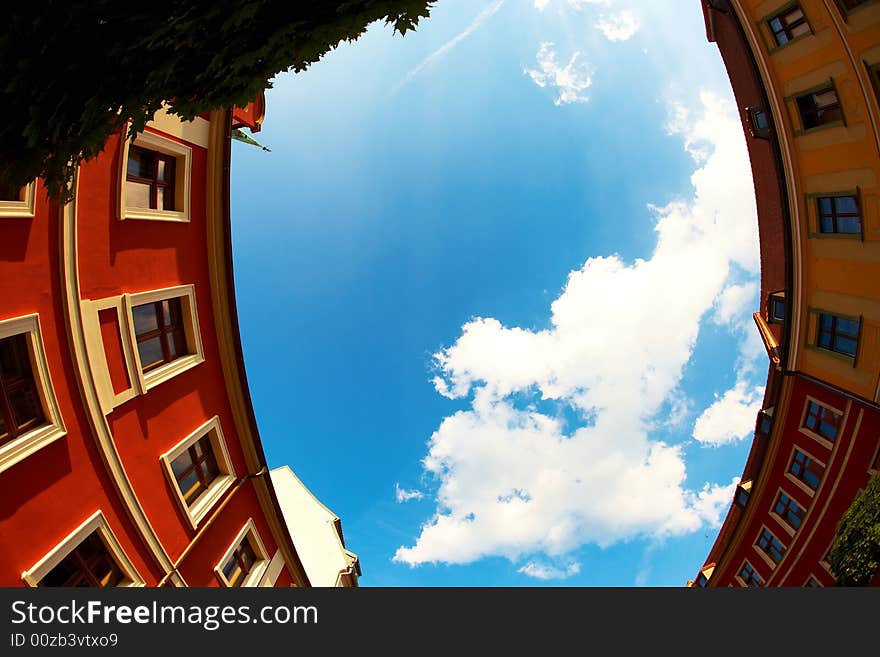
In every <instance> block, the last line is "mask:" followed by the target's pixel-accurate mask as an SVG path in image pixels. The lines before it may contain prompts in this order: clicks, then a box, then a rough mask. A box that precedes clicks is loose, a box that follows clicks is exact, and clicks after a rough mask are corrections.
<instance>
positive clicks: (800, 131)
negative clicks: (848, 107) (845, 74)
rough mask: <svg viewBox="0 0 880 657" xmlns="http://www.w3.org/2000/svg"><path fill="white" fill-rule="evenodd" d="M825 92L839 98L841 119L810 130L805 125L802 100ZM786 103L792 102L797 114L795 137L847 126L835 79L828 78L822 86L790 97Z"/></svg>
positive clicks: (819, 85)
mask: <svg viewBox="0 0 880 657" xmlns="http://www.w3.org/2000/svg"><path fill="white" fill-rule="evenodd" d="M825 91H833V92H834V95H835V96H836V97H837V105H838V107H839V108H840V118H839V119H837V120H835V121H829V122H828V123H820V124H819V125H815V126H812V127H810V128H808V127H806V124H805V123H804V114H803V111H802V109H801V104H800V100H801V99H802V98H805V97H807V96H812V95H815V94H819V93H822V92H825ZM786 101H791V103H792V104H793V105H794V110H795V113H796V114H797V120H798V126H799V127H798V128H797V129H795V131H794V132H795V135H796V136H798V137H801V136H804V135H808V134H812V133H814V132H816V131H819V130H827V129H829V128H837V127H840V126H845V125H846V112H845V111H844V108H843V101H842V100H841V97H840V93H839V92H838V90H837V85H836V84H835V82H834V78H828V79H827V80H825V81H824V82H822V84H818V85H816V86H814V87H810V88H809V89H804V90H802V91H798V92H796V93H794V94H792V95H790V96H787V97H786Z"/></svg>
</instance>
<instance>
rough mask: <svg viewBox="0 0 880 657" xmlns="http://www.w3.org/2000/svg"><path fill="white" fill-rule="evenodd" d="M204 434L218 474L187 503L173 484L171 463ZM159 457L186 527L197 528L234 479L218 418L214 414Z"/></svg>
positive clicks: (178, 486)
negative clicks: (215, 461)
mask: <svg viewBox="0 0 880 657" xmlns="http://www.w3.org/2000/svg"><path fill="white" fill-rule="evenodd" d="M206 435H209V436H210V440H211V449H212V450H213V452H214V458H215V459H216V460H217V468H218V469H219V470H220V474H218V475H217V477H216V478H215V479H214V481H212V482H211V484H210V486H208V489H207V490H204V491H202V494H201V495H199V496H198V497H197V498H196V499H195V501H194V502H193V503H192V504H191V505H188V504H187V503H186V500H184V499H183V493H182V492H181V490H180V485H179V484H178V483H177V478H176V477H175V476H174V471H173V470H172V468H171V462H172V461H174V459H176V458H177V457H178V456H180V455H181V454H183V453H184V452H186V450H187V449H189V447H190V446H191V445H193V444H194V443H196V442H197V441H199V440H200V439H202V438H203V437H204V436H206ZM160 459H161V462H162V469H163V470H164V471H165V475H166V477H167V478H168V483H169V484H171V487H172V488H173V489H174V493H175V496H174V497H175V499H176V501H177V503H178V505H179V506H180V508H181V510H182V511H183V514H184V516H185V517H186V519H187V520H188V521H189V524H190V527H192V528H193V529H196V528H198V526H199V523H200V522H201V521H202V520H203V519H204V518H205V516H206V515H207V514H208V512H209V511H211V509H212V508H213V507H214V506H215V505H216V504H217V502H219V501H220V499H221V498H222V497H223V495H224V494H225V493H226V491H228V490H229V488H230V487H231V486H232V484H233V483H234V482H235V468H234V467H233V465H232V459H231V458H230V457H229V450H228V449H227V447H226V439H225V438H224V437H223V429H222V428H221V427H220V418H219V417H218V416H216V415H215V416H214V417H212V418H211V419H210V420H208V421H207V422H205V423H204V424H203V425H201V426H200V427H199V428H198V429H196V430H195V431H193V432H192V433H191V434H189V435H188V436H187V437H186V438H184V439H183V440H181V441H180V442H179V443H177V444H176V445H175V446H174V447H172V448H171V449H170V450H168V451H167V452H165V453H164V454H162V456H161V457H160Z"/></svg>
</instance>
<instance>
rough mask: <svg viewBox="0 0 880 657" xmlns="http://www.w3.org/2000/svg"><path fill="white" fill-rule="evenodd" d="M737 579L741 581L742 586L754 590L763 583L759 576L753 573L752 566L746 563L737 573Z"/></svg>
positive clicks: (755, 572)
mask: <svg viewBox="0 0 880 657" xmlns="http://www.w3.org/2000/svg"><path fill="white" fill-rule="evenodd" d="M739 578H740V579H741V580H742V581H743V584H745V585H746V586H751V587H754V588H757V587H759V586H761V585H762V584H763V583H764V582H763V580H762V579H761V576H760V575H758V573H757V571H755V569H754V568H753V567H752V564H750V563H749V562H748V561H746V562H744V563H743V567H742V568H741V569H740V571H739Z"/></svg>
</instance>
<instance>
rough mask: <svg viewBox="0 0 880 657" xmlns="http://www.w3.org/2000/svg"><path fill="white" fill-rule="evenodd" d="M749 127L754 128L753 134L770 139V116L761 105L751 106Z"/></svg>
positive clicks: (749, 109)
mask: <svg viewBox="0 0 880 657" xmlns="http://www.w3.org/2000/svg"><path fill="white" fill-rule="evenodd" d="M747 111H748V113H749V127H750V128H751V130H752V136H753V137H757V138H759V139H769V137H770V117H769V116H768V115H767V112H766V111H765V110H763V109H761V108H760V107H749V108H748V110H747Z"/></svg>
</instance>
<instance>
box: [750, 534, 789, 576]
mask: <svg viewBox="0 0 880 657" xmlns="http://www.w3.org/2000/svg"><path fill="white" fill-rule="evenodd" d="M765 532H766V533H767V534H769V535H770V541H769V545H770V546H772V545H773V540H774V539H775V540H776V542H777V543H779V545H780V546H782V549H781V550H780V555H779V561H776V559H775V558H774V556H773V555H772V554H771V553H770V550H769V549H767V548H764V547H763V546H762V545H761V540H762V539H763V538H764V533H765ZM753 546H754V548H755V551H757V552H758V554H759V555H760V556H761V557H762V558H763V559H764V561H766V562H767V565H769V566H770V567H771V568H773V569H775V568H776V566H778V565H779V564H781V563H782V560H783V559H785V555H786V554H787V552H788V546H787V545H785V543H783V542H782V541H781V540H780V538H779V537H778V536H777V535H776V534H774V533H773V532H772V531H770V529H769V528H768V527H767V525H761V529H760V530H759V531H758V536H757V538H756V539H755V542H754V544H753Z"/></svg>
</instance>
